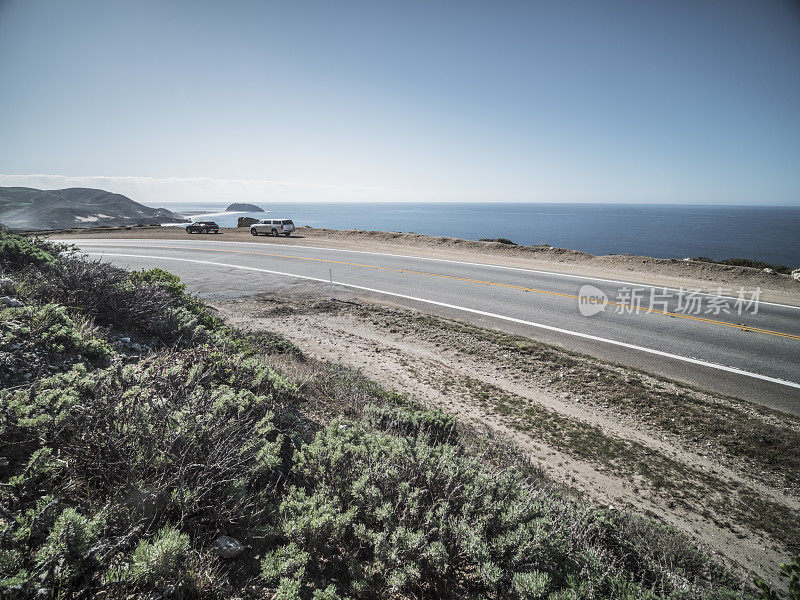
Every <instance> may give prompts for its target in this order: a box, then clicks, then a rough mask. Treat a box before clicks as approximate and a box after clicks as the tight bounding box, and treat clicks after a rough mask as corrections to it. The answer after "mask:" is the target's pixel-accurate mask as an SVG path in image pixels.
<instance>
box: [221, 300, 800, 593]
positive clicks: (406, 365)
mask: <svg viewBox="0 0 800 600" xmlns="http://www.w3.org/2000/svg"><path fill="white" fill-rule="evenodd" d="M215 307H216V308H217V309H218V310H219V311H220V312H221V313H222V314H223V315H224V317H225V318H226V320H227V321H228V322H229V323H230V324H231V325H234V326H238V327H241V328H245V329H247V328H255V329H258V328H266V329H270V330H273V331H276V332H278V333H280V334H282V335H284V336H285V337H287V338H288V339H289V340H291V341H292V342H294V343H295V344H297V345H298V346H299V347H300V348H301V349H302V350H303V351H304V352H305V353H306V354H307V355H309V356H311V357H313V358H318V359H324V360H330V361H334V362H339V363H342V364H345V365H348V366H351V367H355V368H358V369H360V370H361V371H362V372H363V373H364V374H365V375H366V376H368V377H370V378H372V379H374V380H376V381H378V382H379V383H381V384H382V385H383V386H384V387H386V388H389V389H395V390H397V391H399V392H401V393H405V394H408V395H409V396H413V397H414V398H416V399H417V400H419V401H422V402H423V403H425V404H427V405H429V406H437V407H440V408H442V409H444V410H446V411H447V412H450V413H452V414H454V415H456V416H457V417H458V418H459V419H460V420H461V421H463V422H464V423H469V424H472V425H475V426H478V427H479V428H481V429H483V428H488V429H490V430H492V431H493V432H495V433H497V434H500V435H504V436H507V437H508V438H509V439H511V440H513V441H514V442H515V443H516V444H517V445H518V446H519V447H520V448H521V449H523V450H524V451H525V452H526V453H527V454H528V455H529V456H530V457H531V458H533V459H535V460H536V461H538V462H539V463H541V465H542V466H543V467H544V468H545V469H546V471H547V472H548V474H549V475H550V476H551V477H552V478H553V479H554V480H555V481H559V482H562V483H563V484H565V485H567V486H568V487H570V488H571V489H573V490H574V491H575V492H576V493H578V494H580V495H584V496H585V497H587V498H588V499H590V500H591V501H593V502H595V503H597V504H600V505H606V506H614V507H615V508H620V509H624V508H632V509H635V510H636V511H637V512H644V513H648V514H650V515H652V516H655V517H657V518H659V519H661V520H663V521H664V522H666V523H668V524H670V525H673V526H675V527H677V528H679V529H681V530H683V531H684V532H686V533H687V534H688V535H690V536H691V537H692V538H693V539H694V540H696V542H697V543H698V545H700V546H702V547H703V548H704V549H705V550H706V551H708V552H710V553H711V554H713V555H715V556H716V557H717V558H719V559H722V560H723V562H725V563H726V564H728V565H729V566H730V567H732V568H734V569H736V570H737V571H739V572H742V573H747V574H749V575H751V576H752V575H755V574H758V575H761V576H765V577H768V578H770V579H774V578H775V575H776V565H777V564H778V563H779V562H780V561H783V562H786V561H787V559H788V557H789V556H790V554H791V553H796V552H798V551H799V550H800V525H798V523H800V488H799V486H798V481H797V475H798V473H797V472H796V471H797V469H796V468H795V463H792V462H791V460H794V458H792V457H791V456H790V457H789V458H786V457H785V456H783V458H781V456H782V455H785V454H787V453H786V452H785V450H782V449H781V448H779V447H776V448H774V454H769V455H761V454H759V453H756V452H752V453H751V452H750V451H749V450H748V449H747V448H739V447H737V446H736V444H737V443H739V444H745V443H751V442H752V443H753V444H754V445H755V444H756V442H755V441H753V440H757V439H761V438H762V437H763V436H765V435H767V436H773V435H774V436H776V437H779V436H782V437H783V438H786V439H787V440H788V441H787V443H789V444H794V443H795V441H796V440H797V439H800V420H798V419H795V418H793V417H790V416H788V415H783V414H780V413H775V412H772V411H768V410H766V409H762V408H758V407H755V406H752V405H748V404H744V403H741V402H739V401H737V400H736V399H733V398H723V397H717V396H713V395H710V394H708V393H706V392H701V391H698V390H693V389H691V388H687V387H684V386H681V385H679V384H676V383H673V382H669V381H664V380H659V379H656V378H653V377H649V376H647V375H644V374H642V373H639V372H635V371H630V370H626V369H623V368H622V367H619V366H617V365H609V364H606V363H603V362H602V361H599V360H596V359H592V358H589V357H585V356H579V355H575V354H571V353H568V352H565V351H561V350H557V349H555V348H551V347H547V346H544V345H543V344H538V343H535V342H530V341H529V340H528V341H525V340H524V339H523V338H516V337H515V336H508V335H505V334H501V333H499V332H496V331H493V330H485V329H479V328H476V327H473V326H471V325H466V324H463V323H460V322H458V321H451V320H447V319H440V318H436V317H431V316H428V315H423V314H421V313H417V312H416V311H413V310H409V309H406V308H401V307H398V306H395V305H392V304H390V303H376V302H370V303H364V302H359V303H355V302H337V301H330V300H328V299H325V298H321V297H319V296H316V295H312V294H307V293H301V294H295V295H291V296H290V295H288V294H287V295H285V296H281V297H276V296H274V295H270V296H264V297H260V298H254V299H249V300H244V301H240V302H234V303H219V304H216V305H215ZM659 403H661V404H659ZM671 406H678V407H680V413H681V415H683V416H682V417H680V418H679V419H678V420H679V421H680V420H681V419H682V422H680V423H677V424H676V418H675V417H674V416H671V415H672V414H673V413H670V407H671ZM711 412H713V414H714V417H713V418H714V419H716V421H714V423H711V422H710V421H709V419H710V418H711V417H709V414H710V413H711ZM719 415H723V416H724V417H720V416H719ZM722 418H725V419H730V420H731V422H732V423H738V424H739V426H743V427H750V428H751V429H754V430H757V431H758V436H755V435H754V436H752V440H751V438H749V437H747V436H744V435H740V436H739V437H740V438H741V440H740V441H739V442H737V441H736V440H732V439H731V436H729V435H728V433H729V432H726V431H725V429H726V425H725V423H724V422H722V421H719V419H722ZM743 423H746V424H744V425H742V424H743ZM733 437H734V438H735V437H737V436H736V435H735V433H734V435H733ZM742 440H743V441H742ZM788 454H790V455H792V452H791V450H790V451H789V452H788ZM776 457H777V459H776ZM776 460H777V462H776Z"/></svg>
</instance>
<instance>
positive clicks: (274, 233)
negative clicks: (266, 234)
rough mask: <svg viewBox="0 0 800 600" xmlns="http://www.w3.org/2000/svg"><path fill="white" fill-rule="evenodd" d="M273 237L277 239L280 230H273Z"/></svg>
mask: <svg viewBox="0 0 800 600" xmlns="http://www.w3.org/2000/svg"><path fill="white" fill-rule="evenodd" d="M272 235H273V236H275V237H278V230H277V229H273V230H272Z"/></svg>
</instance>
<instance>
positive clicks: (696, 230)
mask: <svg viewBox="0 0 800 600" xmlns="http://www.w3.org/2000/svg"><path fill="white" fill-rule="evenodd" d="M258 204H259V206H261V207H262V208H264V209H265V210H266V211H267V212H266V213H229V214H218V215H216V216H214V217H210V218H213V219H214V220H216V221H217V223H219V224H220V225H221V226H223V227H235V226H236V221H237V219H238V217H240V216H251V217H255V218H266V217H275V218H289V219H292V220H294V222H295V225H298V226H302V225H310V226H312V227H328V228H332V229H363V230H379V231H402V232H414V233H423V234H427V235H436V236H450V237H459V238H465V239H469V240H477V239H480V238H508V239H510V240H512V241H513V242H516V243H518V244H525V245H532V244H550V245H551V246H556V247H560V248H570V249H573V250H583V251H586V252H590V253H592V254H633V255H642V256H654V257H659V258H685V257H698V256H707V257H710V258H714V259H724V258H750V259H754V260H762V261H765V262H770V263H777V264H783V265H787V266H789V267H792V268H797V267H800V207H778V206H766V207H754V206H718V205H699V206H698V205H685V204H561V203H559V204H556V203H546V204H545V203H362V202H357V203H356V202H353V203H349V202H329V203H316V202H309V203H277V202H276V203H269V202H262V203H258ZM227 205H228V203H223V202H219V203H197V204H188V203H181V204H178V203H172V204H159V206H164V207H165V208H168V209H170V210H172V211H174V212H177V213H180V214H189V213H194V214H209V213H221V212H223V211H224V210H225V208H226V206H227ZM299 233H300V232H298V234H299Z"/></svg>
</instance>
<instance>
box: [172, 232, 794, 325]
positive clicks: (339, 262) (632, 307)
mask: <svg viewBox="0 0 800 600" xmlns="http://www.w3.org/2000/svg"><path fill="white" fill-rule="evenodd" d="M159 247H160V248H167V249H170V250H198V251H201V252H221V253H226V254H252V255H257V256H270V257H273V258H289V259H292V260H307V261H312V262H320V263H328V264H336V265H346V266H348V267H363V268H365V269H377V270H380V271H391V272H394V273H410V274H412V275H424V276H427V277H439V278H441V279H452V280H454V281H463V282H466V283H477V284H480V285H491V286H495V287H502V288H508V289H512V290H520V291H523V292H534V293H536V294H547V295H549V296H560V297H562V298H569V299H571V300H578V299H579V298H580V296H577V295H575V294H564V293H562V292H551V291H549V290H539V289H536V288H531V287H525V286H520V285H513V284H510V283H498V282H495V281H484V280H482V279H470V278H469V277H459V276H457V275H445V274H442V273H430V272H428V271H415V270H413V269H398V268H395V267H382V266H380V265H365V264H363V263H356V262H348V261H344V260H332V259H328V258H311V257H308V256H292V255H290V254H277V253H274V252H252V251H248V250H220V249H217V248H195V247H187V246H159ZM608 304H609V305H610V306H618V307H621V308H623V309H626V310H630V311H634V310H635V311H636V312H644V313H653V314H658V315H665V316H668V317H675V318H678V319H689V320H691V321H699V322H701V323H709V324H711V325H722V326H724V327H732V328H734V329H740V330H741V331H752V332H755V333H764V334H767V335H775V336H779V337H783V338H788V339H791V340H800V335H795V334H792V333H784V332H782V331H773V330H771V329H762V328H760V327H752V326H750V325H743V324H740V323H728V322H726V321H718V320H716V319H707V318H704V317H696V316H694V315H685V314H683V313H675V312H669V311H665V310H657V309H654V308H642V307H640V306H635V305H632V304H625V303H622V302H608Z"/></svg>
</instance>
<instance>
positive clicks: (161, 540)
mask: <svg viewBox="0 0 800 600" xmlns="http://www.w3.org/2000/svg"><path fill="white" fill-rule="evenodd" d="M188 551H189V536H188V535H186V534H185V533H181V532H180V531H178V530H177V529H175V528H173V527H172V526H170V525H167V526H166V527H162V528H161V529H160V530H159V531H158V533H157V534H156V535H155V537H154V538H153V540H152V541H147V540H142V541H141V542H139V545H138V546H136V550H134V552H133V558H132V560H131V564H130V568H129V570H128V572H127V573H126V577H127V578H128V579H129V580H130V581H131V583H133V584H134V585H136V586H140V587H149V586H152V585H154V584H155V583H157V582H160V581H169V580H172V579H176V578H178V577H179V576H180V569H181V567H182V566H183V563H184V559H185V558H186V554H187V553H188Z"/></svg>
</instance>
